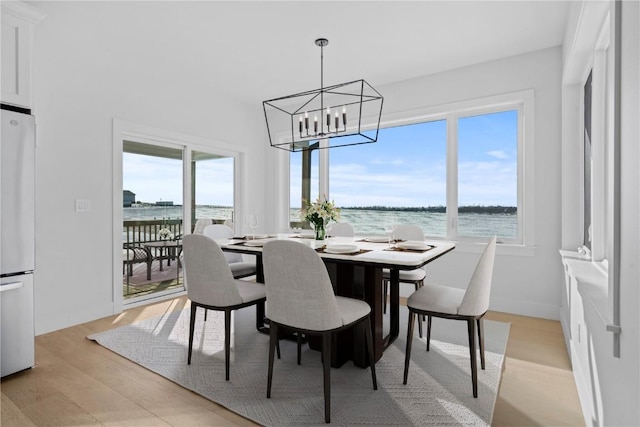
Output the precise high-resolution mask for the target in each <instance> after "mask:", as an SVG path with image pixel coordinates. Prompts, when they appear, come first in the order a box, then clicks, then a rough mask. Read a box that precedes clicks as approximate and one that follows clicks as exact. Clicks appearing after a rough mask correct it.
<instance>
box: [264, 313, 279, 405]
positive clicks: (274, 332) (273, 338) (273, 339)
mask: <svg viewBox="0 0 640 427" xmlns="http://www.w3.org/2000/svg"><path fill="white" fill-rule="evenodd" d="M277 343H278V326H277V325H276V324H275V323H273V322H271V324H270V325H269V373H268V375H267V398H270V397H271V380H272V379H273V353H274V350H275V348H276V344H277Z"/></svg>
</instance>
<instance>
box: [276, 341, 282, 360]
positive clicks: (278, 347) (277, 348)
mask: <svg viewBox="0 0 640 427" xmlns="http://www.w3.org/2000/svg"><path fill="white" fill-rule="evenodd" d="M276 355H277V356H278V360H280V358H281V357H280V339H278V340H277V341H276Z"/></svg>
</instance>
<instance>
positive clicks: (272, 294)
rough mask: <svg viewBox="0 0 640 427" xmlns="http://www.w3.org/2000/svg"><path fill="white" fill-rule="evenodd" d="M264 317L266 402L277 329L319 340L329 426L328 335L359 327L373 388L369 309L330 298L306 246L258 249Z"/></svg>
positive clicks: (284, 243)
mask: <svg viewBox="0 0 640 427" xmlns="http://www.w3.org/2000/svg"><path fill="white" fill-rule="evenodd" d="M262 260H263V267H264V279H265V288H266V292H267V300H268V301H269V303H268V304H267V318H268V319H269V325H270V340H269V373H268V378H267V398H270V397H271V384H272V378H273V362H274V350H275V348H276V344H277V342H278V330H279V329H280V328H283V329H287V330H293V331H295V332H297V333H298V334H300V333H304V334H305V335H311V336H318V335H319V336H321V337H322V366H323V373H324V376H323V377H324V417H325V422H327V423H329V422H331V337H332V335H333V334H336V333H338V332H341V331H343V330H345V329H347V328H352V327H354V326H356V325H357V324H360V323H364V326H365V339H366V343H367V351H368V356H369V362H370V364H371V379H372V381H373V389H374V390H377V389H378V385H377V380H376V368H375V359H374V356H373V338H372V334H371V323H370V321H369V315H370V313H371V308H370V307H369V305H368V304H367V303H366V302H364V301H360V300H357V299H352V298H346V297H341V296H336V295H335V294H334V292H333V287H332V285H331V280H330V279H329V273H328V272H327V269H326V267H325V265H324V263H323V262H322V259H321V258H320V256H318V254H317V253H316V252H315V251H314V250H313V249H312V248H311V247H309V246H306V245H304V244H302V243H300V242H294V241H289V240H273V241H270V242H267V243H266V244H265V245H264V248H263V251H262Z"/></svg>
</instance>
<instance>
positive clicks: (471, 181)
mask: <svg viewBox="0 0 640 427" xmlns="http://www.w3.org/2000/svg"><path fill="white" fill-rule="evenodd" d="M457 130H458V132H457V134H458V141H457V142H458V144H457V146H458V180H457V181H458V228H457V231H456V233H457V235H458V236H472V237H488V236H493V235H496V236H498V237H500V238H502V239H503V240H504V239H517V238H518V215H517V214H518V162H517V158H518V111H517V110H507V111H501V112H498V113H490V114H480V115H474V116H467V117H461V118H459V119H458V123H457Z"/></svg>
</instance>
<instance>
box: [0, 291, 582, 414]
mask: <svg viewBox="0 0 640 427" xmlns="http://www.w3.org/2000/svg"><path fill="white" fill-rule="evenodd" d="M188 305H189V301H188V300H187V299H186V297H181V298H177V299H174V300H170V301H165V302H161V303H155V304H151V305H147V306H144V307H138V308H134V309H130V310H127V311H126V312H124V313H122V314H120V315H116V316H111V317H107V318H104V319H100V320H96V321H93V322H89V323H85V324H82V325H78V326H74V327H71V328H67V329H63V330H60V331H56V332H52V333H49V334H46V335H41V336H39V337H37V338H36V367H35V368H34V369H31V370H28V371H25V372H22V373H18V374H15V375H12V376H9V377H7V378H4V379H3V380H2V383H1V384H0V388H1V391H2V402H1V406H0V408H1V412H2V417H1V419H0V425H2V426H7V427H9V426H12V427H13V426H84V425H106V426H166V425H172V426H250V425H254V424H253V423H252V422H250V421H247V420H245V419H243V418H242V417H240V416H238V415H235V414H234V413H232V412H230V411H227V410H226V409H224V408H222V407H221V406H219V405H217V404H215V403H212V402H211V401H209V400H207V399H205V398H203V397H200V396H198V395H197V394H195V393H192V392H191V391H188V390H186V389H184V388H182V387H180V386H178V385H176V384H174V383H172V382H171V381H168V380H166V379H164V378H163V377H161V376H159V375H156V374H154V373H152V372H150V371H148V370H146V369H144V368H142V367H140V366H138V365H136V364H135V363H133V362H130V361H128V360H126V359H124V358H122V357H120V356H118V355H116V354H115V353H112V352H111V351H109V350H106V349H104V348H103V347H101V346H99V345H96V344H95V343H93V342H91V341H89V340H87V339H86V336H87V335H89V334H91V333H95V332H101V331H105V330H108V329H112V328H115V327H117V326H122V325H126V324H129V323H133V322H136V321H139V320H142V319H145V318H148V317H153V316H156V315H159V314H163V313H165V312H168V311H172V310H181V309H183V308H186V307H188ZM486 318H488V319H493V320H499V321H503V322H509V323H511V332H510V335H509V342H508V344H507V353H506V362H505V370H504V373H503V378H502V384H501V387H500V392H499V395H498V400H497V403H496V409H495V413H494V418H493V425H495V426H506V425H510V426H529V425H539V426H569V425H572V426H573V425H584V420H583V418H582V412H581V409H580V404H579V401H578V395H577V391H576V387H575V383H574V381H573V375H572V372H571V367H570V363H569V358H568V356H567V352H566V349H565V345H564V340H563V337H562V330H561V327H560V324H559V322H555V321H550V320H542V319H536V318H531V317H524V316H515V315H509V314H503V313H495V312H491V313H488V314H487V317H486Z"/></svg>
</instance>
